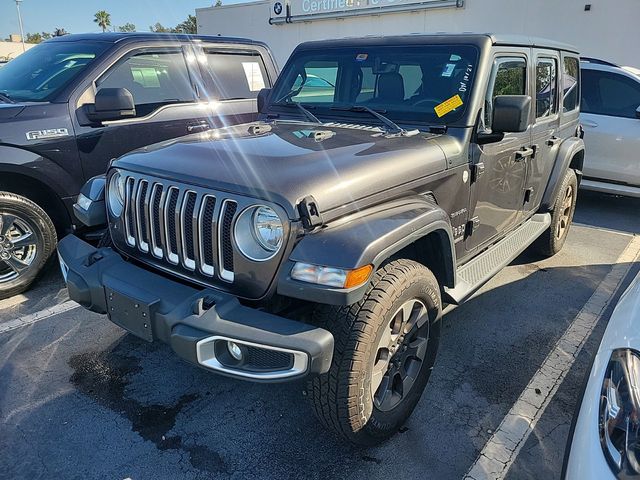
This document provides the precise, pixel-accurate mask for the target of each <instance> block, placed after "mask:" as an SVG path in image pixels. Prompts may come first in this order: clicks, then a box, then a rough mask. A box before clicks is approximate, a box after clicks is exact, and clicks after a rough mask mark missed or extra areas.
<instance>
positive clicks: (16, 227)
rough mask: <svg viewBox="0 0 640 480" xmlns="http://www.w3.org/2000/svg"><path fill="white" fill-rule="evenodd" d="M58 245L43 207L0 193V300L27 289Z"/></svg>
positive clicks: (15, 196) (19, 197)
mask: <svg viewBox="0 0 640 480" xmlns="http://www.w3.org/2000/svg"><path fill="white" fill-rule="evenodd" d="M29 233H30V235H28V234H29ZM57 243H58V237H57V236H56V229H55V227H54V226H53V223H52V222H51V219H50V218H49V216H48V215H47V214H46V213H45V211H44V210H42V208H40V207H39V206H38V205H36V204H35V203H33V202H32V201H31V200H29V199H27V198H24V197H21V196H20V195H15V194H13V193H8V192H0V300H1V299H4V298H9V297H12V296H13V295H17V294H18V293H21V292H23V291H25V290H26V289H27V288H29V286H30V285H31V284H32V283H33V281H34V280H35V279H36V277H37V276H38V273H40V271H41V270H42V267H44V265H45V263H46V262H47V260H48V259H49V257H51V254H52V253H53V251H54V250H55V248H56V244H57Z"/></svg>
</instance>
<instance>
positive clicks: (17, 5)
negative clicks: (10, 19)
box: [16, 0, 27, 52]
mask: <svg viewBox="0 0 640 480" xmlns="http://www.w3.org/2000/svg"><path fill="white" fill-rule="evenodd" d="M20 2H22V0H16V10H18V23H19V24H20V39H21V40H22V52H26V51H27V47H25V45H24V29H23V28H22V15H21V14H20Z"/></svg>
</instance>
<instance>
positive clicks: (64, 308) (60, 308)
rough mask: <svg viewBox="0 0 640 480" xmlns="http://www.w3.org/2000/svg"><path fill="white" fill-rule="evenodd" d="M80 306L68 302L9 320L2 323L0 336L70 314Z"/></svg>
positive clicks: (0, 324)
mask: <svg viewBox="0 0 640 480" xmlns="http://www.w3.org/2000/svg"><path fill="white" fill-rule="evenodd" d="M79 306H80V305H78V304H77V303H76V302H73V301H71V300H68V301H66V302H64V303H59V304H58V305H54V306H53V307H49V308H45V309H44V310H40V311H39V312H35V313H31V314H29V315H24V316H22V317H19V318H16V319H14V320H9V321H8V322H3V323H0V334H2V333H6V332H10V331H11V330H15V329H16V328H22V327H26V326H27V325H32V324H34V323H36V322H39V321H41V320H44V319H46V318H49V317H53V316H54V315H58V314H60V313H64V312H68V311H69V310H73V309H74V308H78V307H79Z"/></svg>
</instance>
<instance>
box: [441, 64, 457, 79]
mask: <svg viewBox="0 0 640 480" xmlns="http://www.w3.org/2000/svg"><path fill="white" fill-rule="evenodd" d="M455 68H456V64H455V63H447V64H446V65H445V66H444V68H443V69H442V75H441V76H442V77H447V78H449V77H450V76H451V75H453V71H454V70H455Z"/></svg>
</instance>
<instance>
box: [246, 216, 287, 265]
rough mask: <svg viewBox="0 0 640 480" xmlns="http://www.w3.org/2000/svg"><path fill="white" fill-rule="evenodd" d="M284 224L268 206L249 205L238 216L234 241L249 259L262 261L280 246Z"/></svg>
mask: <svg viewBox="0 0 640 480" xmlns="http://www.w3.org/2000/svg"><path fill="white" fill-rule="evenodd" d="M283 238H284V225H283V223H282V220H280V217H279V216H278V214H277V213H276V212H275V210H273V209H272V208H270V207H267V206H255V207H249V208H247V209H246V210H245V211H244V212H242V213H241V214H240V215H239V216H238V220H237V221H236V226H235V241H236V244H237V245H238V249H239V250H240V252H241V253H242V254H243V255H244V256H245V257H247V258H248V259H249V260H254V261H257V262H264V261H265V260H269V259H271V258H273V256H274V255H276V253H278V251H279V250H280V247H282V242H283Z"/></svg>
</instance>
